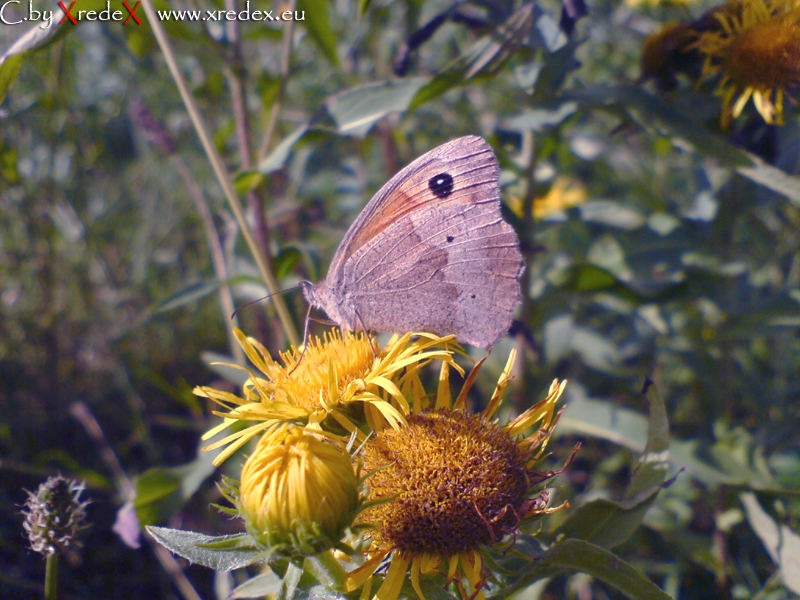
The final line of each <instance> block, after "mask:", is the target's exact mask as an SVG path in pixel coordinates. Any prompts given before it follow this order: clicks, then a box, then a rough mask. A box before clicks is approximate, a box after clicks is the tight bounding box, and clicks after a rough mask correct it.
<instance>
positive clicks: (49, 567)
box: [44, 552, 58, 600]
mask: <svg viewBox="0 0 800 600" xmlns="http://www.w3.org/2000/svg"><path fill="white" fill-rule="evenodd" d="M56 598H58V552H53V553H52V554H51V555H49V556H48V557H47V562H46V563H45V568H44V600H56Z"/></svg>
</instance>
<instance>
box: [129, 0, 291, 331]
mask: <svg viewBox="0 0 800 600" xmlns="http://www.w3.org/2000/svg"><path fill="white" fill-rule="evenodd" d="M142 7H143V8H144V11H145V13H146V14H147V20H148V22H149V24H150V27H151V28H152V30H153V35H154V36H155V38H156V41H157V42H158V45H159V47H160V49H161V53H162V54H163V56H164V60H165V61H166V63H167V67H168V68H169V71H170V73H171V75H172V78H173V80H174V81H175V85H176V86H177V87H178V91H179V92H180V95H181V99H182V100H183V103H184V105H185V106H186V110H187V111H188V112H189V117H190V118H191V120H192V123H193V124H194V128H195V131H196V132H197V135H198V137H199V138H200V143H201V144H202V145H203V149H204V150H205V152H206V156H208V160H209V162H210V163H211V167H212V168H213V169H214V173H215V174H216V176H217V180H218V181H219V183H220V185H221V186H222V190H223V192H224V193H225V197H226V199H227V200H228V204H229V205H230V207H231V210H232V211H233V214H234V216H235V217H236V220H237V222H238V223H239V227H240V228H241V231H242V236H243V237H244V239H245V242H246V243H247V247H248V248H249V249H250V253H251V254H252V255H253V260H255V262H256V265H257V266H258V270H259V272H260V273H261V277H262V278H263V280H264V283H265V284H266V285H267V289H268V290H269V292H270V293H271V294H275V293H276V292H277V291H278V282H277V281H276V279H275V275H274V274H273V273H272V270H271V269H270V268H269V266H268V264H267V261H266V259H265V257H264V255H263V254H262V253H261V251H260V250H259V248H258V245H257V244H256V241H255V238H254V237H253V234H252V232H251V231H250V228H249V227H248V225H247V220H246V219H245V215H244V209H243V208H242V204H241V202H239V198H238V196H237V195H236V190H235V189H234V188H233V183H232V181H231V177H230V174H229V173H228V170H227V168H226V167H225V165H224V163H223V162H222V158H221V157H220V156H219V154H218V153H217V150H216V148H215V147H214V143H213V141H212V140H211V136H210V135H209V133H208V130H207V128H206V126H205V122H204V121H203V119H202V117H201V116H200V111H199V109H198V108H197V105H196V104H195V101H194V98H193V97H192V95H191V93H190V92H189V87H188V85H187V84H186V80H185V79H184V77H183V75H182V74H181V72H180V69H179V68H178V63H177V61H176V59H175V54H174V52H173V51H172V47H171V46H170V44H169V40H168V39H167V35H166V33H165V31H164V28H163V27H162V26H161V21H159V19H158V15H156V12H155V10H154V8H153V5H152V2H151V0H142ZM272 303H273V306H275V311H276V312H277V313H278V318H279V319H280V321H281V325H282V326H283V331H284V333H285V334H286V337H287V338H288V340H289V343H290V344H294V345H296V344H298V342H299V338H298V335H297V331H296V330H295V327H294V323H292V319H291V317H290V316H289V311H288V310H287V309H286V303H285V302H284V300H283V298H282V297H280V296H273V297H272Z"/></svg>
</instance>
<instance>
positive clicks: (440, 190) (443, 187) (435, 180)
mask: <svg viewBox="0 0 800 600" xmlns="http://www.w3.org/2000/svg"><path fill="white" fill-rule="evenodd" d="M428 188H430V190H431V191H432V192H433V195H434V196H436V197H437V198H447V197H448V196H449V195H450V194H452V193H453V176H452V175H450V173H439V174H438V175H434V176H433V177H431V178H430V179H429V180H428Z"/></svg>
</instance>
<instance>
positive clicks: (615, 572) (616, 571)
mask: <svg viewBox="0 0 800 600" xmlns="http://www.w3.org/2000/svg"><path fill="white" fill-rule="evenodd" d="M563 571H578V572H583V573H588V574H590V575H592V576H593V577H596V578H597V579H599V580H600V581H603V582H605V583H606V584H608V585H609V586H611V587H613V588H615V589H617V590H618V591H620V592H621V593H622V594H624V595H625V596H627V597H628V598H631V599H633V600H669V598H670V596H669V595H667V594H666V593H664V592H663V591H662V590H661V589H660V588H659V587H658V586H657V585H656V584H654V583H653V582H652V581H650V580H649V579H648V578H647V577H645V576H644V574H642V573H641V572H640V571H639V570H638V569H636V568H634V567H633V566H632V565H631V564H629V563H627V562H625V561H624V560H622V559H621V558H620V557H619V556H616V555H615V554H613V553H612V552H610V551H608V550H606V549H605V548H601V547H600V546H596V545H594V544H590V543H588V542H584V541H582V540H570V539H568V540H563V541H561V542H558V543H556V544H554V545H553V546H551V547H550V549H548V550H547V551H545V552H544V553H543V554H542V555H541V556H539V557H537V558H536V559H534V561H533V562H532V564H531V568H530V571H529V572H528V573H527V574H526V576H525V578H524V581H525V582H526V583H525V585H523V586H521V587H527V585H530V584H531V583H533V582H534V581H538V580H539V579H542V578H544V577H548V576H552V575H555V574H557V573H559V572H563ZM515 587H516V586H515ZM503 592H504V593H503V595H504V596H505V595H507V592H508V591H507V590H503ZM498 597H499V595H498Z"/></svg>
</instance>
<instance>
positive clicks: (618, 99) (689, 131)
mask: <svg viewBox="0 0 800 600" xmlns="http://www.w3.org/2000/svg"><path fill="white" fill-rule="evenodd" d="M566 97H568V98H571V99H574V100H577V101H578V102H580V103H581V104H583V105H584V106H591V107H595V108H599V107H606V108H611V109H613V110H615V111H617V112H622V113H625V114H627V116H629V117H630V118H631V119H632V120H633V121H635V122H636V123H637V124H638V125H639V126H640V127H642V129H645V130H647V131H652V132H654V133H656V134H658V135H662V136H665V137H667V138H669V139H670V141H671V142H672V144H673V145H674V146H676V147H678V148H680V149H683V150H689V151H691V152H695V153H697V154H701V155H703V156H708V157H710V158H714V159H716V160H718V161H719V162H721V163H722V164H723V165H726V166H729V167H733V168H734V169H735V170H736V171H737V172H738V173H739V174H740V175H742V176H744V177H747V178H748V179H750V180H752V181H755V182H756V183H759V184H761V185H763V186H764V187H766V188H768V189H770V190H772V191H774V192H777V193H779V194H782V195H783V196H785V197H786V198H787V199H789V200H790V201H791V202H792V204H795V205H798V206H800V178H798V177H797V176H793V175H789V174H788V173H786V172H785V171H782V170H781V169H779V168H777V167H773V166H772V165H768V164H767V163H765V162H764V161H763V160H761V159H760V158H759V157H757V156H756V155H754V154H751V153H750V152H747V151H745V150H742V149H740V148H737V147H735V146H734V145H732V144H731V143H730V142H729V141H728V140H727V139H726V138H725V137H723V136H722V135H720V134H719V133H716V132H714V131H711V130H709V129H708V128H707V127H705V126H704V125H703V124H702V123H698V122H697V121H695V120H693V119H691V118H690V117H689V116H688V115H687V114H686V113H685V112H683V111H680V110H678V109H676V108H675V107H674V106H673V105H672V104H670V103H668V102H666V101H665V100H662V99H661V98H659V97H658V96H655V95H653V94H650V93H648V92H647V91H645V90H644V89H642V88H641V87H639V86H633V85H631V86H615V87H602V86H597V87H589V88H584V89H582V90H577V91H574V92H571V93H570V94H568V95H567V96H566Z"/></svg>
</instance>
